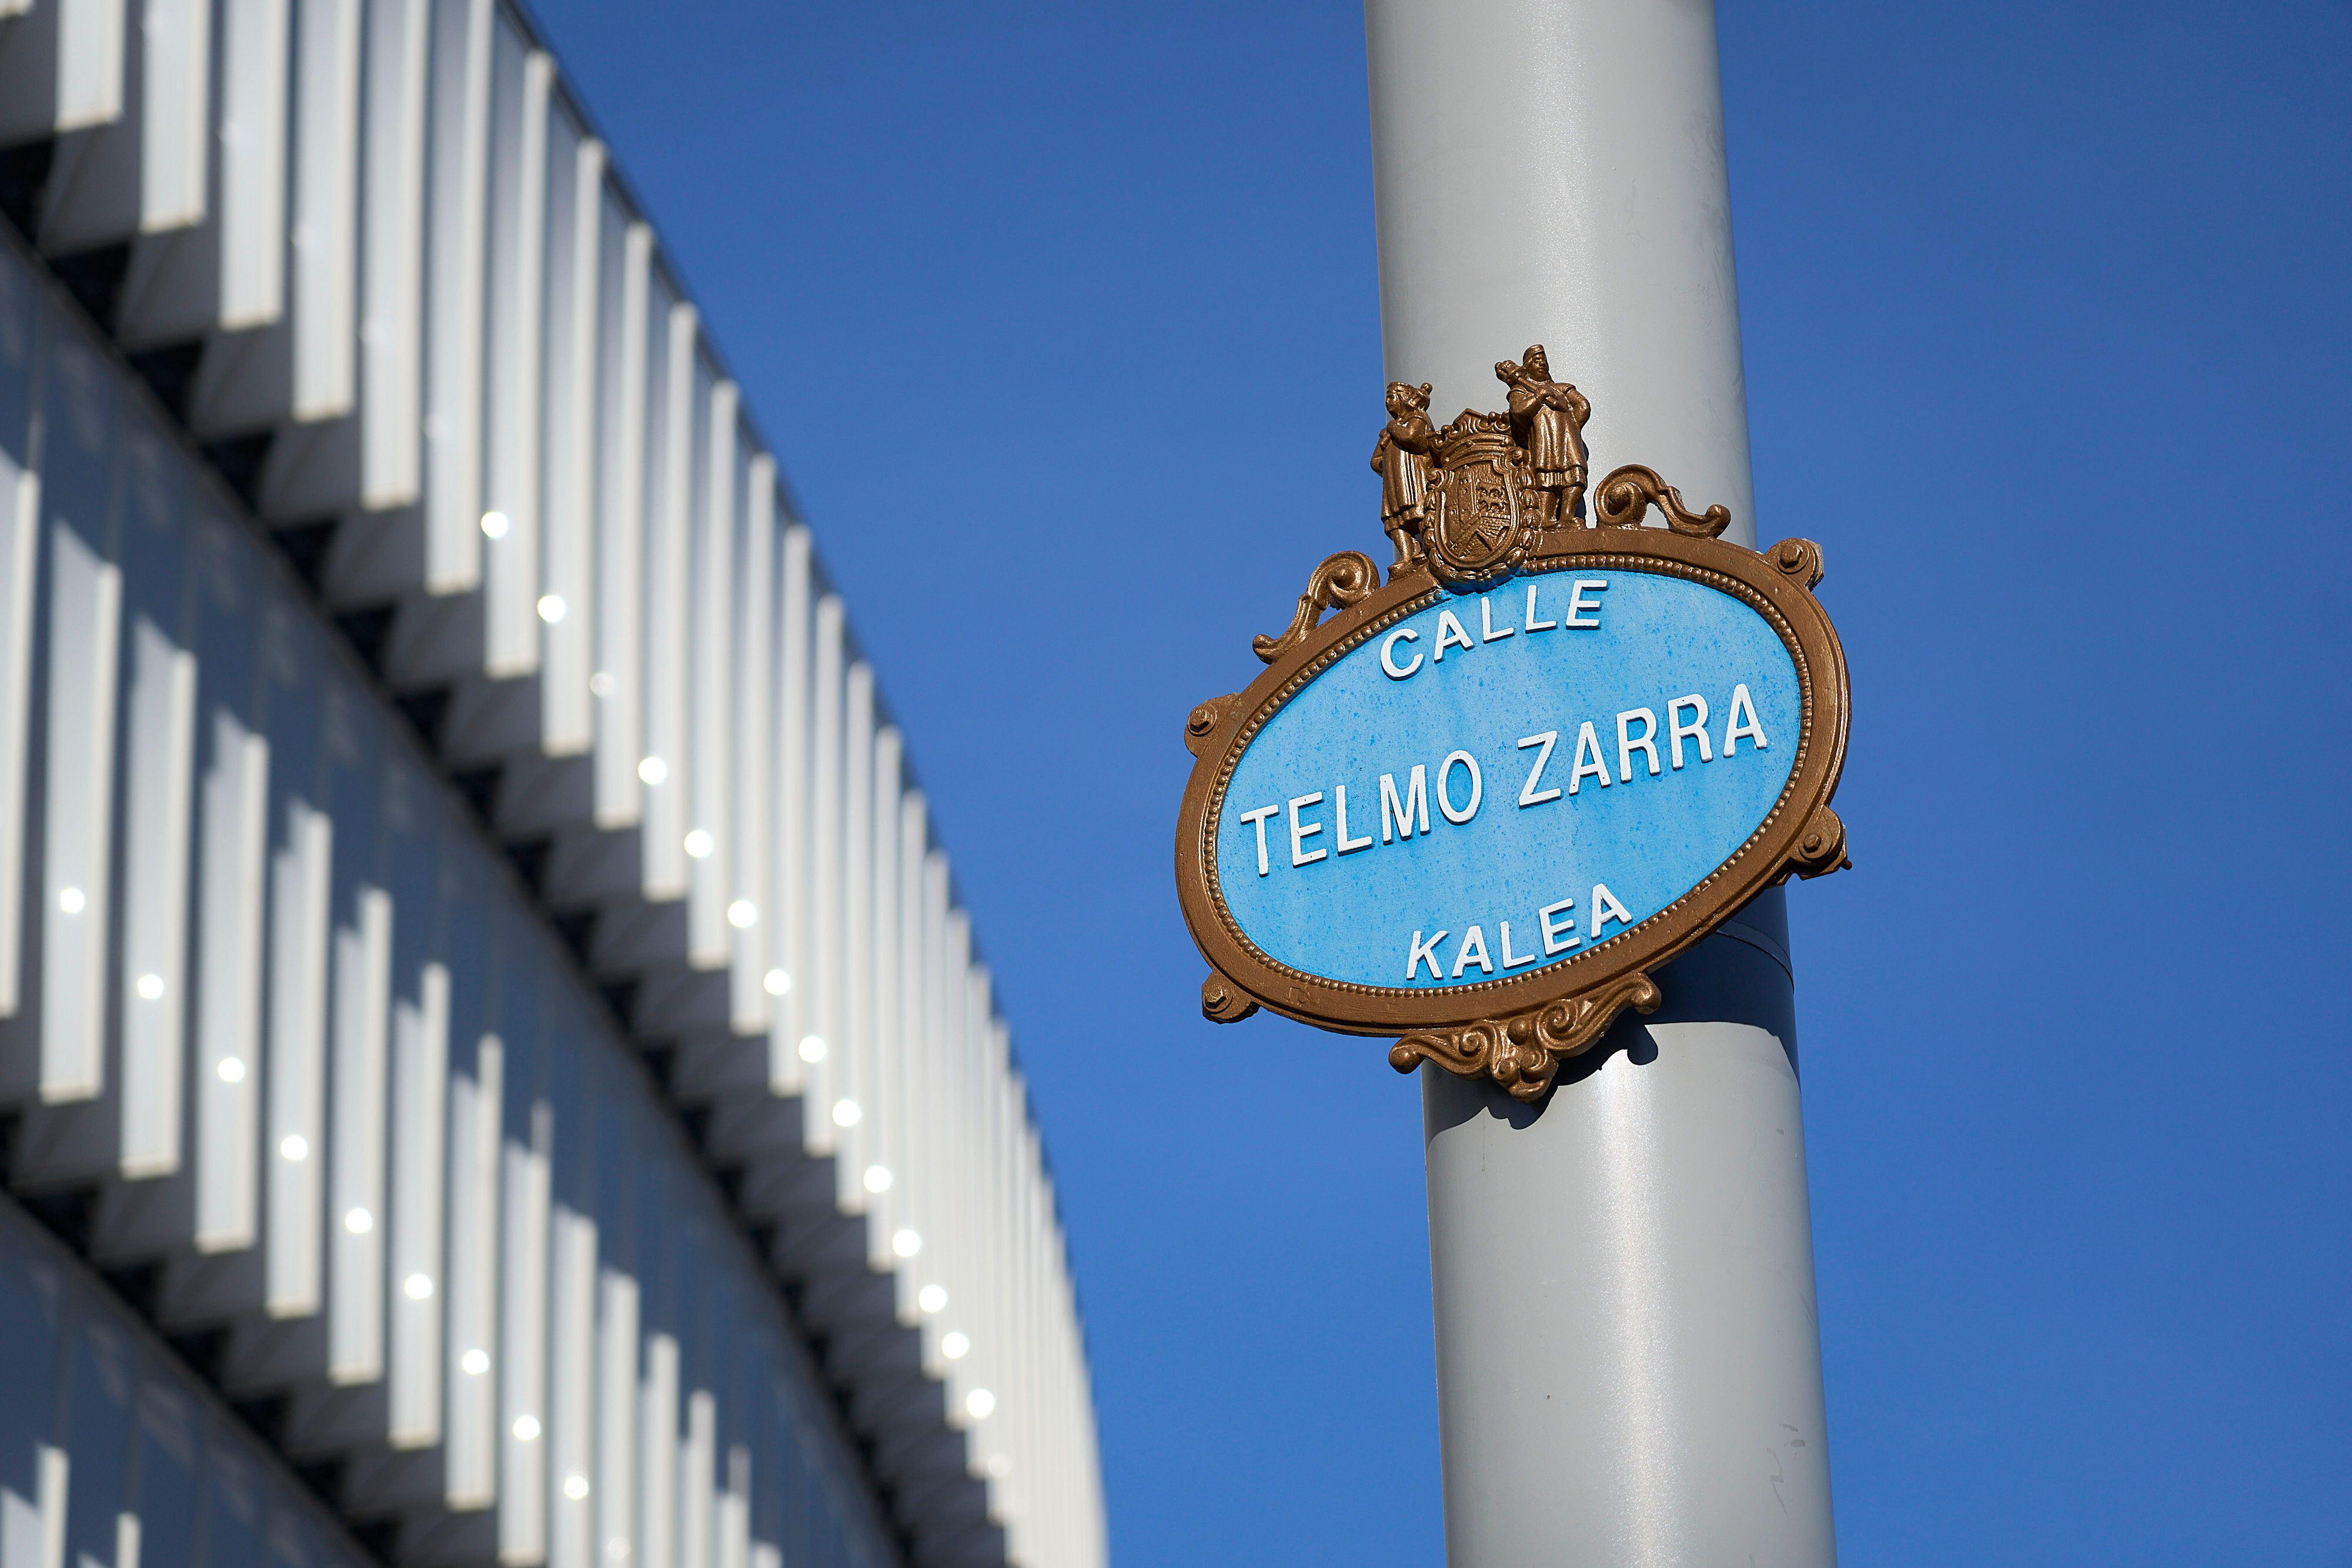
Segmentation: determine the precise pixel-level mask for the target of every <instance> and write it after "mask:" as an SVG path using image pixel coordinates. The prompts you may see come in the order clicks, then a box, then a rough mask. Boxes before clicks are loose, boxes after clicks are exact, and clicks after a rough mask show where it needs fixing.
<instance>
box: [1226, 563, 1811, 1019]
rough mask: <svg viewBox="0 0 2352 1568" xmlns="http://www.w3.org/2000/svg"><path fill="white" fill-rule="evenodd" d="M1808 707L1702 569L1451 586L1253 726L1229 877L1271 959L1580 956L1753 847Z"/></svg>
mask: <svg viewBox="0 0 2352 1568" xmlns="http://www.w3.org/2000/svg"><path fill="white" fill-rule="evenodd" d="M1802 711H1803V692H1802V690H1801V685H1800V683H1799V676H1798V670H1797V665H1796V662H1795V659H1794V657H1793V656H1792V654H1791V653H1790V649H1789V648H1788V647H1787V646H1786V645H1785V644H1784V643H1782V642H1781V640H1780V635H1779V633H1777V632H1775V631H1774V630H1773V628H1772V626H1771V625H1770V623H1769V622H1767V621H1766V620H1765V619H1764V617H1763V616H1762V615H1760V614H1759V613H1758V612H1757V611H1756V609H1755V608H1754V607H1753V606H1751V605H1749V604H1748V603H1747V602H1746V601H1743V600H1741V599H1738V598H1737V597H1734V596H1733V595H1731V594H1728V593H1725V592H1721V591H1717V590H1716V589H1714V588H1710V587H1706V586H1705V585H1703V584H1701V583H1698V582H1695V581H1692V580H1688V579H1685V578H1678V577H1665V576H1659V575H1654V574H1652V573H1649V572H1643V571H1626V570H1612V571H1592V572H1589V573H1586V572H1551V573H1545V574H1542V575H1540V576H1536V577H1531V578H1527V579H1523V580H1516V581H1512V582H1508V583H1506V584H1504V585H1503V586H1502V587H1500V588H1497V589H1495V590H1493V591H1489V592H1486V593H1481V594H1472V595H1465V596H1454V595H1450V594H1448V595H1443V596H1440V597H1439V598H1438V600H1437V601H1436V602H1434V603H1433V604H1430V605H1429V606H1427V607H1426V608H1424V609H1422V610H1419V611H1417V612H1413V613H1412V614H1410V615H1408V616H1406V617H1404V618H1403V619H1402V620H1401V621H1399V622H1396V623H1395V624H1394V625H1393V626H1392V627H1391V628H1389V629H1387V630H1385V631H1383V632H1381V633H1380V634H1379V635H1377V636H1374V637H1371V638H1370V639H1368V640H1366V641H1364V642H1362V643H1358V644H1357V645H1356V646H1355V647H1353V648H1351V649H1349V651H1348V652H1346V653H1342V654H1341V655H1340V656H1339V658H1337V659H1336V660H1334V661H1333V662H1332V663H1331V664H1329V666H1328V667H1327V668H1325V669H1324V670H1322V671H1321V672H1320V673H1319V674H1317V675H1316V676H1315V677H1314V678H1313V679H1312V680H1310V681H1309V682H1308V683H1307V685H1306V686H1305V687H1304V688H1303V689H1301V690H1300V691H1299V692H1298V693H1297V695H1295V696H1293V697H1292V698H1291V699H1290V700H1289V701H1288V702H1287V703H1286V704H1285V705H1284V706H1282V707H1281V709H1280V710H1279V711H1277V712H1276V713H1275V714H1274V716H1272V717H1271V718H1270V719H1268V720H1267V722H1266V723H1265V726H1264V727H1262V728H1260V729H1259V730H1258V732H1257V733H1256V734H1255V736H1254V737H1252V738H1251V740H1250V742H1249V744H1248V746H1247V747H1245V748H1244V751H1243V752H1242V755H1241V759H1240V761H1239V763H1238V764H1237V765H1236V767H1235V768H1234V775H1233V781H1232V783H1231V784H1230V785H1228V786H1227V788H1226V790H1225V795H1224V801H1223V810H1222V811H1221V812H1220V813H1219V821H1218V826H1217V852H1216V865H1217V886H1218V888H1219V890H1220V891H1221V892H1222V893H1223V895H1224V903H1225V907H1226V908H1227V909H1228V910H1229V911H1231V913H1232V915H1233V918H1234V924H1235V925H1238V926H1239V927H1240V930H1241V934H1242V936H1244V937H1245V938H1246V939H1247V940H1248V941H1249V942H1250V944H1251V945H1252V946H1255V947H1256V948H1257V949H1258V951H1260V952H1261V953H1263V954H1265V956H1267V957H1268V958H1271V959H1272V960H1274V961H1275V962H1276V964H1279V965H1281V966H1283V967H1287V968H1292V969H1297V970H1299V971H1302V972H1304V973H1307V974H1311V975H1318V976H1323V977H1328V978H1330V979H1335V980H1339V981H1343V982H1346V983H1348V984H1351V985H1358V986H1368V987H1402V988H1433V987H1440V988H1442V987H1451V986H1462V985H1473V984H1476V983H1479V982H1482V981H1487V980H1494V979H1496V978H1500V977H1509V976H1511V975H1514V974H1517V973H1519V972H1522V971H1526V970H1532V969H1540V968H1543V967H1548V966H1550V965H1556V964H1559V963H1562V962H1564V961H1566V960H1567V959H1568V958H1570V956H1573V955H1575V954H1577V953H1579V952H1580V951H1582V950H1584V949H1586V948H1589V947H1592V946H1598V945H1599V944H1601V943H1605V942H1611V941H1616V940H1620V939H1622V937H1623V936H1624V935H1625V934H1626V933H1627V932H1629V931H1631V930H1633V927H1634V926H1635V925H1639V924H1640V923H1641V922H1643V921H1644V920H1647V919H1649V918H1650V917H1651V916H1652V915H1657V914H1659V913H1660V912H1662V911H1664V910H1665V909H1666V908H1668V907H1669V906H1670V905H1672V904H1675V902H1676V901H1677V900H1679V899H1681V898H1682V897H1683V896H1685V894H1688V893H1689V892H1690V891H1691V890H1692V889H1693V888H1695V887H1696V886H1697V885H1698V884H1699V883H1701V882H1703V881H1705V880H1706V878H1707V877H1708V876H1709V875H1711V874H1712V873H1714V872H1715V870H1716V869H1717V867H1718V866H1720V865H1722V864H1723V862H1726V861H1727V860H1729V859H1730V858H1731V857H1732V855H1733V854H1734V853H1735V852H1738V849H1739V848H1740V846H1741V845H1742V844H1744V843H1746V842H1747V841H1748V839H1750V838H1751V837H1753V836H1754V834H1755V833H1756V831H1757V830H1758V829H1759V828H1760V827H1762V826H1763V825H1764V821H1765V819H1766V817H1767V816H1769V814H1770V813H1771V811H1772V809H1773V807H1774V806H1775V805H1776V804H1777V803H1778V802H1779V800H1780V796H1781V793H1782V792H1783V790H1785V789H1787V787H1788V783H1789V776H1790V767H1791V763H1792V761H1793V759H1794V758H1795V756H1796V753H1797V747H1798V740H1799V735H1800V720H1801V716H1802Z"/></svg>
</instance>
